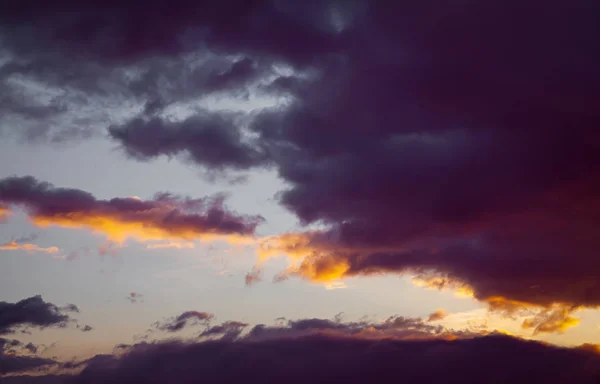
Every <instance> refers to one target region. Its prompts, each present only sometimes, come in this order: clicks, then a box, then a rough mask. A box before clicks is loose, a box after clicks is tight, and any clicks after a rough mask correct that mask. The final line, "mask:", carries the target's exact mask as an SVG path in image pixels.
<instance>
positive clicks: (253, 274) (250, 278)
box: [245, 267, 262, 286]
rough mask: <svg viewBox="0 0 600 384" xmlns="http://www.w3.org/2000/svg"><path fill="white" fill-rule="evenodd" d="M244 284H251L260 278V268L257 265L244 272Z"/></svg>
mask: <svg viewBox="0 0 600 384" xmlns="http://www.w3.org/2000/svg"><path fill="white" fill-rule="evenodd" d="M245 280H246V286H251V285H254V284H256V283H258V282H259V281H261V280H262V270H261V269H260V268H258V267H254V268H252V270H251V271H250V272H248V273H246V277H245Z"/></svg>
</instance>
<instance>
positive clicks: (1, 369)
mask: <svg viewBox="0 0 600 384" xmlns="http://www.w3.org/2000/svg"><path fill="white" fill-rule="evenodd" d="M55 364H57V362H56V361H54V360H52V359H47V358H42V357H32V356H22V355H7V354H4V353H3V352H1V351H0V374H6V373H14V372H22V371H31V370H33V369H36V368H40V367H44V366H48V365H55ZM2 380H4V379H2Z"/></svg>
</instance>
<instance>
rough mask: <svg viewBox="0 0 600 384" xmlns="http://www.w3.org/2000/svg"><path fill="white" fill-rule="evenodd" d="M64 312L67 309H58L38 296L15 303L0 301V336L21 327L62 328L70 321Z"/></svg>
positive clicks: (67, 309)
mask: <svg viewBox="0 0 600 384" xmlns="http://www.w3.org/2000/svg"><path fill="white" fill-rule="evenodd" d="M64 312H69V308H66V309H65V308H59V307H57V306H56V305H54V304H52V303H48V302H46V301H44V300H43V299H42V297H41V296H39V295H38V296H32V297H30V298H27V299H23V300H21V301H18V302H16V303H8V302H5V301H0V335H2V334H9V333H13V332H14V331H15V329H16V328H18V327H21V326H34V327H42V328H45V327H51V326H60V327H63V326H65V325H66V324H67V322H69V321H70V320H71V319H70V317H69V316H68V315H67V314H66V313H64Z"/></svg>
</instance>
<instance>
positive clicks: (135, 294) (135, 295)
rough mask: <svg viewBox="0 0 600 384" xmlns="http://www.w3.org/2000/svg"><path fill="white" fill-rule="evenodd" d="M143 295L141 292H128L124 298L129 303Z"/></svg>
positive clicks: (139, 299) (138, 299) (135, 301)
mask: <svg viewBox="0 0 600 384" xmlns="http://www.w3.org/2000/svg"><path fill="white" fill-rule="evenodd" d="M143 297H144V295H142V294H141V293H138V292H130V293H129V295H127V296H125V299H127V300H129V302H130V303H132V304H133V303H137V302H138V301H141V299H142V298H143Z"/></svg>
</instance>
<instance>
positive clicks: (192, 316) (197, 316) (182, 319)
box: [155, 311, 214, 332]
mask: <svg viewBox="0 0 600 384" xmlns="http://www.w3.org/2000/svg"><path fill="white" fill-rule="evenodd" d="M213 318H214V315H213V314H211V313H208V312H198V311H186V312H183V313H182V314H180V315H179V316H176V317H174V318H172V319H169V320H167V321H165V322H158V323H156V324H155V327H156V329H158V330H161V331H166V332H179V331H181V330H182V329H184V328H186V327H189V326H193V325H197V324H208V323H209V322H210V320H212V319H213Z"/></svg>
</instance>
